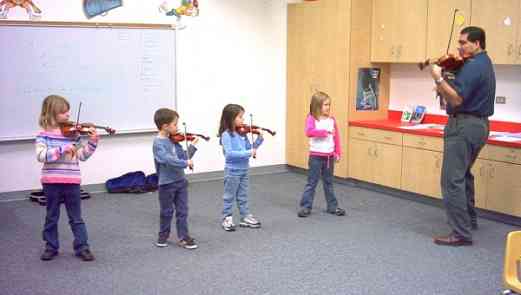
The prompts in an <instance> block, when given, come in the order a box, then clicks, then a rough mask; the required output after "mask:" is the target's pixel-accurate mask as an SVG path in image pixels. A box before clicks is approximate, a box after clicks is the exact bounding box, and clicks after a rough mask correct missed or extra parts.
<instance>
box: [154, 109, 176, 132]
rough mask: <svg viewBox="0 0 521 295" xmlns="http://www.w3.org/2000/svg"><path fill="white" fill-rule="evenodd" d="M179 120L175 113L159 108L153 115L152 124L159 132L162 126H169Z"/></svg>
mask: <svg viewBox="0 0 521 295" xmlns="http://www.w3.org/2000/svg"><path fill="white" fill-rule="evenodd" d="M177 118H179V114H177V112H176V111H174V110H171V109H167V108H161V109H158V110H157V111H156V113H155V114H154V122H155V123H156V126H157V129H158V130H161V126H163V125H164V124H170V123H172V122H174V121H175V120H177Z"/></svg>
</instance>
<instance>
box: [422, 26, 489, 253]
mask: <svg viewBox="0 0 521 295" xmlns="http://www.w3.org/2000/svg"><path fill="white" fill-rule="evenodd" d="M458 43H459V54H460V55H461V56H462V57H463V58H465V63H464V64H463V66H462V67H461V68H460V69H459V71H457V72H456V74H455V79H454V80H451V81H447V80H445V79H444V78H443V76H442V68H441V67H440V66H438V65H435V64H434V65H432V66H431V75H432V78H433V79H434V82H435V83H436V88H437V91H438V92H439V93H440V95H441V96H442V98H443V99H445V101H446V102H447V106H446V107H447V109H446V110H447V114H448V116H449V118H448V122H447V125H446V126H445V130H444V145H443V166H442V171H441V189H442V195H443V203H444V205H445V210H446V213H447V218H448V223H449V225H450V227H451V229H452V232H451V233H450V234H448V235H447V236H442V237H436V238H434V243H436V244H438V245H448V246H466V245H472V232H471V229H474V230H475V229H477V227H478V224H477V216H476V211H475V207H474V176H473V175H472V173H471V168H472V165H473V164H474V162H475V161H476V158H477V157H478V154H479V152H480V150H481V148H483V146H484V145H485V143H486V141H487V138H488V134H489V121H488V117H489V116H491V115H492V114H493V113H494V98H495V93H496V77H495V73H494V68H493V65H492V61H491V60H490V57H489V56H488V55H487V52H486V51H485V47H486V43H485V31H484V30H483V29H481V28H479V27H466V28H464V29H463V30H461V32H460V36H459V40H458Z"/></svg>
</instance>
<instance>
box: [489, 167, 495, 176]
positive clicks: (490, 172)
mask: <svg viewBox="0 0 521 295" xmlns="http://www.w3.org/2000/svg"><path fill="white" fill-rule="evenodd" d="M494 170H495V169H494V167H490V170H489V172H488V176H489V177H490V178H494V174H495V173H494V172H495V171H494Z"/></svg>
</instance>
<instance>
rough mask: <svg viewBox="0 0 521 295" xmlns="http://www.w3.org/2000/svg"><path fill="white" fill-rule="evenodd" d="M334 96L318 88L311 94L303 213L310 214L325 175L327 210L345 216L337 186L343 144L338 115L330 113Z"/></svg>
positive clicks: (305, 215) (301, 214) (301, 203)
mask: <svg viewBox="0 0 521 295" xmlns="http://www.w3.org/2000/svg"><path fill="white" fill-rule="evenodd" d="M330 110H331V98H330V97H329V95H327V94H326V93H324V92H321V91H318V92H316V93H315V94H313V96H312V97H311V104H310V106H309V115H308V116H307V118H306V129H305V130H306V136H307V137H309V161H308V165H309V170H308V182H307V184H306V187H305V189H304V193H303V194H302V199H301V200H300V210H299V212H298V216H299V217H308V216H309V215H310V214H311V209H312V207H313V198H314V196H315V189H316V187H317V184H318V181H319V179H320V178H322V184H323V186H324V194H325V196H326V202H327V212H328V213H331V214H334V215H337V216H344V215H345V214H346V211H345V210H344V209H342V208H339V207H338V201H337V199H336V197H335V192H334V190H333V171H334V166H335V162H338V161H339V160H340V155H341V152H342V151H341V148H340V137H339V134H338V127H337V124H336V121H335V118H334V117H332V116H331V115H330Z"/></svg>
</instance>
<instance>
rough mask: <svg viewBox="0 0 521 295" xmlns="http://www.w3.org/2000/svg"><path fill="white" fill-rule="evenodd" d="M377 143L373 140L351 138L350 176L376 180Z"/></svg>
mask: <svg viewBox="0 0 521 295" xmlns="http://www.w3.org/2000/svg"><path fill="white" fill-rule="evenodd" d="M375 150H376V144H375V143H374V142H371V141H365V140H358V139H351V140H350V142H349V154H348V157H349V176H350V177H352V178H354V179H358V180H363V181H367V182H374V176H373V172H374V165H375V164H374V162H375V161H374V157H375V156H374V153H375Z"/></svg>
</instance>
